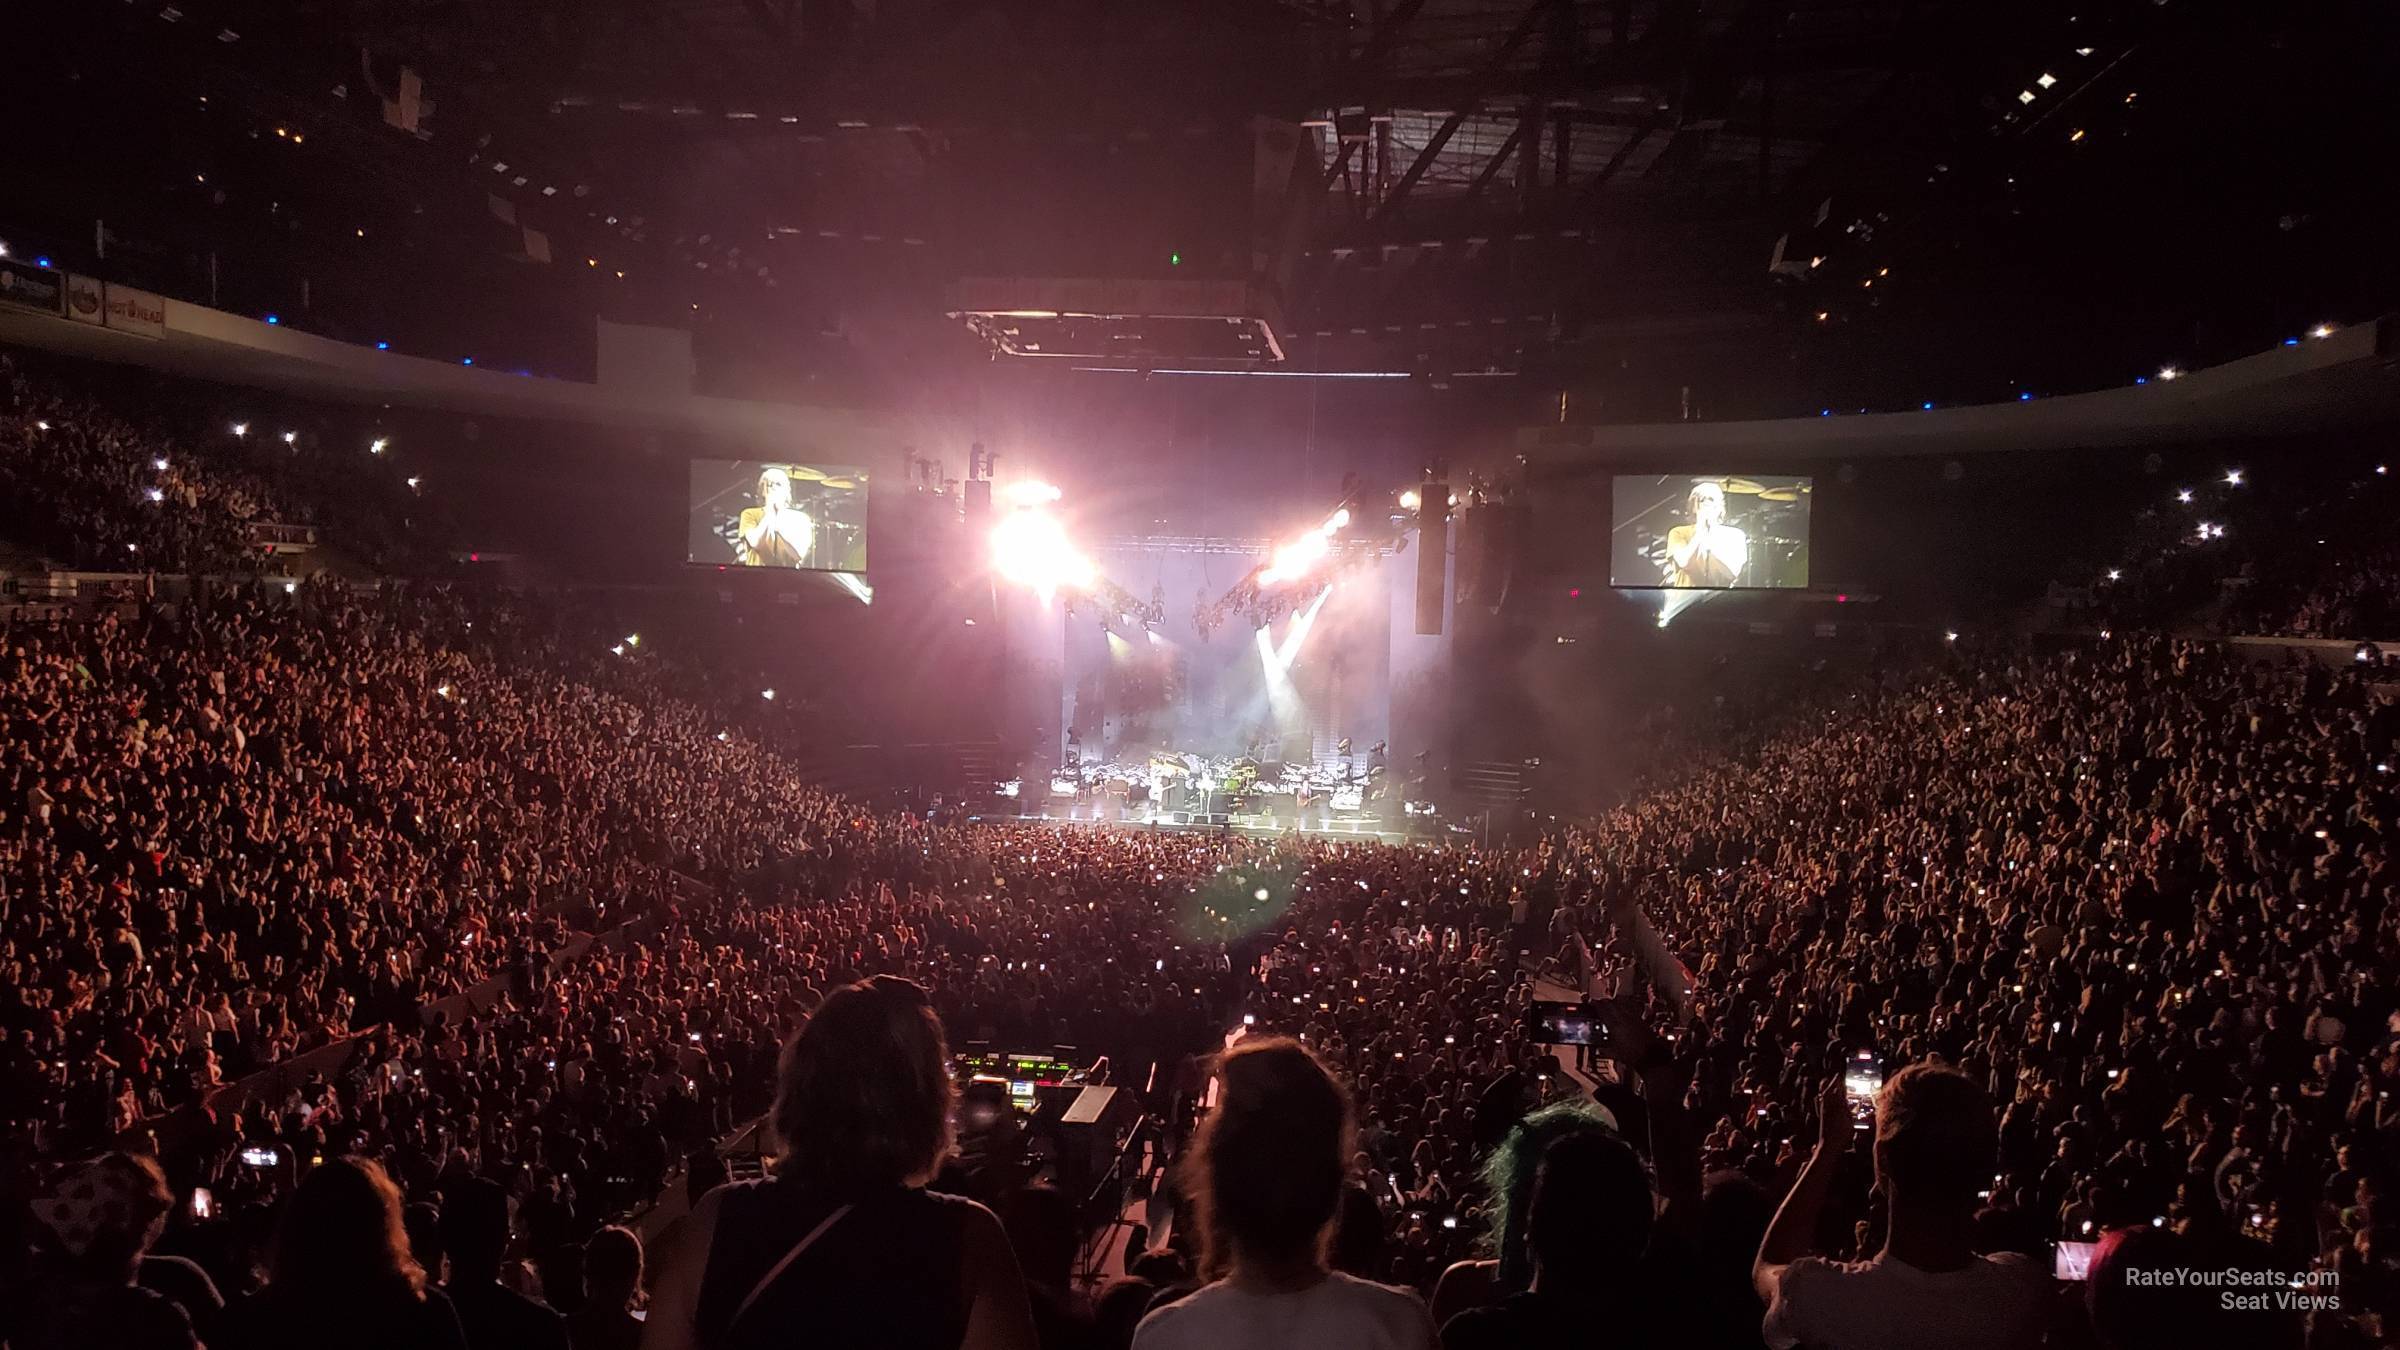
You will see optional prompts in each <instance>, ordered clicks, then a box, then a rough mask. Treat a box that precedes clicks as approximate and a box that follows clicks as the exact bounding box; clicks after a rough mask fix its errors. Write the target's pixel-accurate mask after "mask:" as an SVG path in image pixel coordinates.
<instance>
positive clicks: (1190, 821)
mask: <svg viewBox="0 0 2400 1350" xmlns="http://www.w3.org/2000/svg"><path fill="white" fill-rule="evenodd" d="M1011 818H1012V819H1015V820H1020V821H1024V822H1027V823H1029V824H1030V823H1033V822H1036V821H1046V822H1048V823H1050V824H1053V825H1089V826H1091V827H1092V828H1094V829H1109V830H1156V831H1160V832H1162V833H1163V832H1173V833H1178V834H1193V833H1207V834H1215V833H1230V834H1238V835H1240V836H1242V837H1243V838H1245V839H1278V838H1281V837H1283V836H1284V835H1287V834H1302V835H1307V836H1309V837H1310V838H1317V839H1356V840H1373V841H1375V842H1376V843H1380V844H1405V843H1408V842H1409V841H1410V838H1411V836H1409V835H1407V834H1401V833H1395V832H1393V831H1391V830H1386V829H1384V828H1382V822H1381V821H1365V820H1357V819H1351V820H1335V821H1329V822H1326V823H1323V824H1316V825H1293V824H1291V823H1289V822H1288V821H1278V820H1277V819H1276V818H1275V817H1273V816H1252V815H1224V814H1220V815H1218V816H1216V817H1214V818H1213V820H1212V819H1210V818H1206V817H1203V818H1198V819H1194V818H1191V817H1185V818H1184V819H1180V820H1178V819H1176V818H1175V817H1173V816H1164V817H1156V818H1148V817H1130V818H1124V819H1109V820H1102V819H1096V818H1094V817H1093V816H1091V815H1090V814H1088V813H1087V814H1084V815H1080V816H1075V815H1065V814H1045V815H1031V814H1023V815H1018V816H1015V817H1011ZM1415 837H1416V838H1417V839H1419V840H1420V841H1422V840H1424V839H1428V838H1431V837H1432V832H1431V830H1430V829H1428V831H1427V832H1426V833H1425V834H1421V835H1418V836H1415Z"/></svg>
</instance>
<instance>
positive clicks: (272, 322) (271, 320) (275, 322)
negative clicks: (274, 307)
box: [267, 314, 283, 327]
mask: <svg viewBox="0 0 2400 1350" xmlns="http://www.w3.org/2000/svg"><path fill="white" fill-rule="evenodd" d="M282 323H283V320H282V319H279V318H277V317H276V316H274V315H272V314H270V315H268V316H267V325H268V326H269V327H279V326H281V325H282Z"/></svg>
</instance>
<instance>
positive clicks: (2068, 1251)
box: [2050, 1242, 2100, 1280]
mask: <svg viewBox="0 0 2400 1350" xmlns="http://www.w3.org/2000/svg"><path fill="white" fill-rule="evenodd" d="M2099 1250H2100V1244H2099V1243H2097V1242H2062V1243H2060V1244H2058V1256H2057V1258H2056V1259H2055V1260H2054V1261H2053V1262H2052V1263H2051V1267H2050V1274H2051V1277H2052V1278H2053V1279H2060V1280H2085V1279H2089V1278H2091V1274H2092V1256H2093V1254H2094V1253H2096V1252H2098V1251H2099Z"/></svg>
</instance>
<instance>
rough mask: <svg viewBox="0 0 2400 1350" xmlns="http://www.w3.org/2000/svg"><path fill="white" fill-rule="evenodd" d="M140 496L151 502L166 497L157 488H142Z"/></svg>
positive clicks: (159, 500) (162, 499)
mask: <svg viewBox="0 0 2400 1350" xmlns="http://www.w3.org/2000/svg"><path fill="white" fill-rule="evenodd" d="M142 496H143V497H144V498H146V499H148V500H150V501H153V502H163V501H165V500H166V499H167V494H166V493H164V492H161V491H160V490H158V489H157V488H143V489H142Z"/></svg>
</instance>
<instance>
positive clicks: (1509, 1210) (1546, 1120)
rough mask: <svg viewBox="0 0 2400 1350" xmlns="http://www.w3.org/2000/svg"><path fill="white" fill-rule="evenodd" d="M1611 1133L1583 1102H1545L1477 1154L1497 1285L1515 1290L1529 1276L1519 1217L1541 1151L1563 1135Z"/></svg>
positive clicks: (1528, 1201) (1527, 1252)
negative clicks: (1496, 1257) (1487, 1202)
mask: <svg viewBox="0 0 2400 1350" xmlns="http://www.w3.org/2000/svg"><path fill="white" fill-rule="evenodd" d="M1612 1133H1614V1132H1613V1131H1611V1130H1610V1129H1609V1127H1608V1120H1607V1118H1606V1117H1604V1116H1602V1115H1601V1114H1600V1112H1599V1110H1598V1108H1596V1107H1594V1106H1593V1105H1592V1104H1591V1103H1589V1102H1560V1103H1558V1104H1557V1105H1555V1106H1545V1107H1543V1108H1542V1109H1541V1110H1539V1111H1536V1112H1534V1113H1533V1114H1532V1115H1529V1116H1527V1117H1525V1118H1524V1119H1523V1120H1520V1121H1518V1122H1517V1123H1516V1124H1515V1125H1513V1126H1510V1127H1509V1131H1508V1134H1507V1136H1506V1137H1505V1138H1503V1139H1502V1140H1501V1141H1500V1143H1499V1145H1498V1146H1497V1147H1495V1148H1494V1149H1493V1150H1492V1152H1491V1155H1490V1156H1489V1157H1487V1158H1485V1159H1484V1160H1483V1184H1484V1188H1485V1189H1486V1190H1488V1191H1489V1192H1491V1196H1492V1201H1491V1207H1490V1209H1489V1210H1488V1211H1487V1212H1488V1213H1489V1214H1490V1215H1491V1223H1492V1249H1493V1250H1494V1251H1495V1252H1497V1253H1498V1254H1499V1257H1500V1270H1499V1274H1498V1279H1499V1283H1500V1287H1501V1288H1502V1289H1504V1290H1508V1291H1510V1292H1515V1291H1518V1290H1521V1289H1523V1288H1524V1287H1525V1285H1526V1283H1527V1282H1528V1281H1530V1280H1531V1279H1532V1278H1533V1253H1532V1252H1531V1251H1530V1250H1529V1249H1528V1248H1527V1247H1526V1245H1525V1218H1526V1214H1527V1211H1528V1210H1529V1209H1530V1208H1531V1204H1532V1201H1533V1183H1534V1179H1535V1177H1536V1175H1537V1174H1538V1172H1539V1171H1540V1168H1541V1162H1542V1154H1543V1153H1545V1152H1547V1151H1548V1150H1549V1148H1550V1146H1551V1144H1553V1143H1555V1142H1557V1141H1558V1140H1560V1139H1563V1138H1566V1137H1567V1136H1569V1135H1576V1134H1594V1135H1608V1134H1612Z"/></svg>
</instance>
